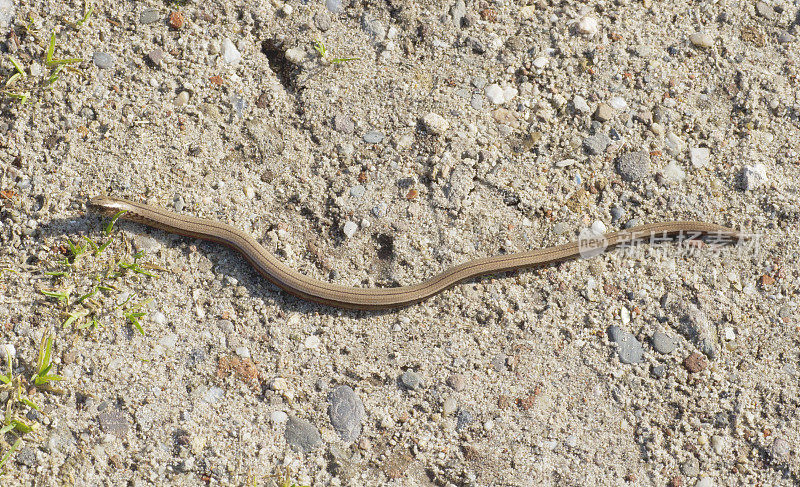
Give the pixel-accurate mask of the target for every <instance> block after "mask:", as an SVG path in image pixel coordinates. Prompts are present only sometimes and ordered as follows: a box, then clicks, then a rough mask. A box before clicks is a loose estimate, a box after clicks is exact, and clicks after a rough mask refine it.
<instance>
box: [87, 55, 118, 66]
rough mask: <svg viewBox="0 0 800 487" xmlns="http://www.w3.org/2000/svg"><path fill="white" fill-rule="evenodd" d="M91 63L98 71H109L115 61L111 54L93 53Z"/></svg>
mask: <svg viewBox="0 0 800 487" xmlns="http://www.w3.org/2000/svg"><path fill="white" fill-rule="evenodd" d="M92 62H93V63H94V65H95V66H97V67H98V68H100V69H111V68H113V67H114V63H116V62H117V59H116V58H115V57H114V56H112V55H111V54H108V53H105V52H101V51H95V52H94V54H93V55H92Z"/></svg>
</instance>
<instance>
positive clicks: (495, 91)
mask: <svg viewBox="0 0 800 487" xmlns="http://www.w3.org/2000/svg"><path fill="white" fill-rule="evenodd" d="M483 93H484V94H485V95H486V98H487V99H488V100H489V101H490V102H492V103H493V104H495V105H502V104H503V103H504V102H505V96H504V94H503V89H502V88H500V85H498V84H497V83H492V84H490V85H489V86H487V87H486V88H485V89H484V91H483Z"/></svg>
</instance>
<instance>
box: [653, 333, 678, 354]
mask: <svg viewBox="0 0 800 487" xmlns="http://www.w3.org/2000/svg"><path fill="white" fill-rule="evenodd" d="M677 346H678V345H677V343H675V340H674V339H673V338H672V337H671V336H669V335H667V334H666V333H664V332H663V331H657V332H655V333H653V348H654V349H655V350H656V352H658V353H663V354H664V355H667V354H670V353H672V352H674V351H675V348H676V347H677Z"/></svg>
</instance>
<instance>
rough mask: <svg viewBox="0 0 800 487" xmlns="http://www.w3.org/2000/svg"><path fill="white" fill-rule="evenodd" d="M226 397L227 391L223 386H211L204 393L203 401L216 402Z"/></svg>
mask: <svg viewBox="0 0 800 487" xmlns="http://www.w3.org/2000/svg"><path fill="white" fill-rule="evenodd" d="M223 397H225V391H224V390H223V389H222V388H221V387H211V388H209V389H208V390H207V391H206V393H205V394H203V402H205V403H208V404H216V403H218V402H219V401H220V399H222V398H223Z"/></svg>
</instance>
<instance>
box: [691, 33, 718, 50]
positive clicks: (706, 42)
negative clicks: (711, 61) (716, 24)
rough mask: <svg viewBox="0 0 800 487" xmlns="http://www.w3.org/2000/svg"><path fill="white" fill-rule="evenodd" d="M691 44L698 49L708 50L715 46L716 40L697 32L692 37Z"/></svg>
mask: <svg viewBox="0 0 800 487" xmlns="http://www.w3.org/2000/svg"><path fill="white" fill-rule="evenodd" d="M689 42H691V43H692V44H693V45H694V46H696V47H702V48H707V47H711V46H713V45H714V39H713V38H712V37H711V36H710V35H708V34H706V33H704V32H695V33H694V34H692V35H690V36H689Z"/></svg>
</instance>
